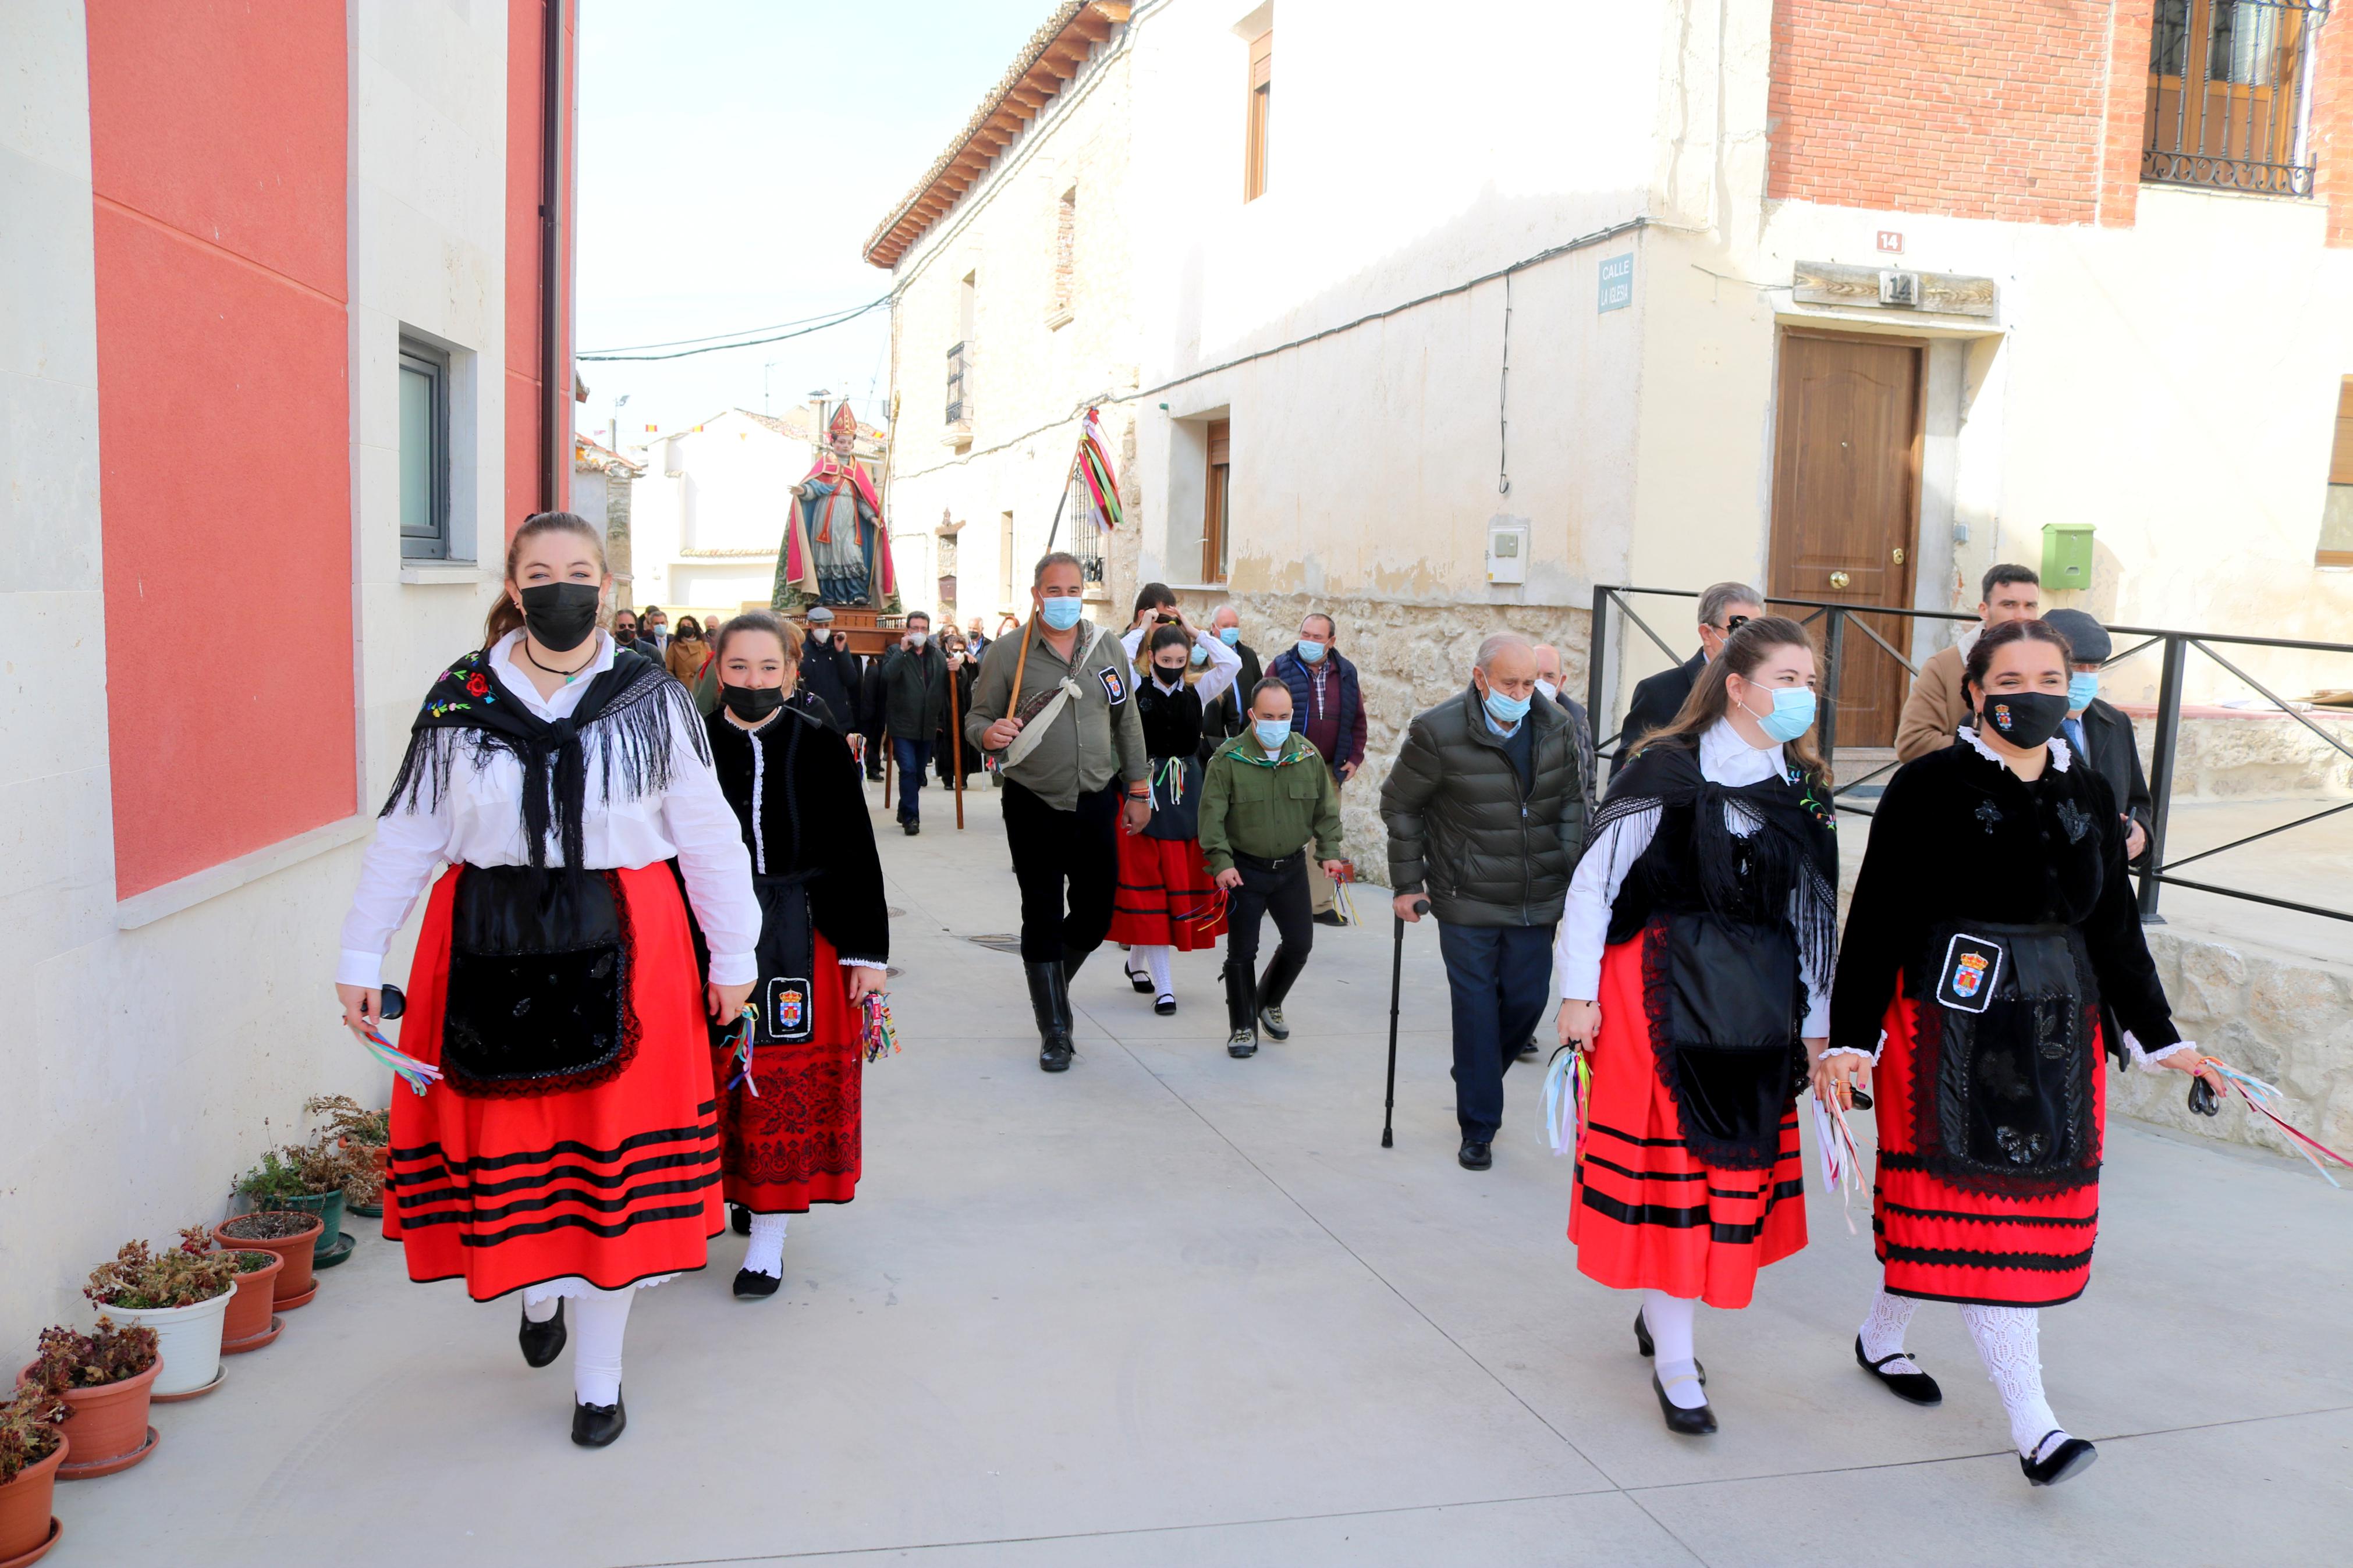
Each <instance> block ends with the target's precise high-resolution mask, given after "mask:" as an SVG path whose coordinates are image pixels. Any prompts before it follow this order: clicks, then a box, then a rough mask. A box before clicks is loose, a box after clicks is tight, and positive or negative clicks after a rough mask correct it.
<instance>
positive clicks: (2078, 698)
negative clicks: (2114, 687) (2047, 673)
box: [2067, 670, 2100, 713]
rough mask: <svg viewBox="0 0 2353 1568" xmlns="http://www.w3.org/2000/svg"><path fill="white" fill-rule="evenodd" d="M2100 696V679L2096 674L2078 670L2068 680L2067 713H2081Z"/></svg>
mask: <svg viewBox="0 0 2353 1568" xmlns="http://www.w3.org/2000/svg"><path fill="white" fill-rule="evenodd" d="M2099 694H2100V678H2099V676H2098V675H2097V674H2096V673H2087V672H2085V671H2084V670H2077V671H2076V672H2075V673H2074V674H2073V675H2071V676H2069V677H2068V678H2067V711H2068V712H2070V713H2081V712H2082V711H2083V710H2084V709H2086V708H2089V707H2090V706H2091V705H2092V699H2094V698H2095V697H2097V696H2098V695H2099Z"/></svg>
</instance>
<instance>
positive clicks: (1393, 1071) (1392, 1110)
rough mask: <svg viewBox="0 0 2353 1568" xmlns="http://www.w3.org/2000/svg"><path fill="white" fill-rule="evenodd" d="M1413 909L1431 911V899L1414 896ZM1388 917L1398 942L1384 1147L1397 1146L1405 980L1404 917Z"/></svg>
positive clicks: (1393, 957)
mask: <svg viewBox="0 0 2353 1568" xmlns="http://www.w3.org/2000/svg"><path fill="white" fill-rule="evenodd" d="M1413 912H1414V913H1415V914H1417V915H1426V914H1428V913H1429V912H1430V900H1428V899H1416V900H1414V901H1413ZM1389 919H1390V920H1391V921H1394V922H1395V923H1396V926H1397V945H1396V947H1395V949H1394V950H1393V951H1392V952H1390V954H1389V1089H1388V1098H1387V1099H1385V1100H1382V1101H1381V1147H1382V1148H1384V1149H1394V1148H1396V1147H1397V1139H1396V1137H1395V1135H1394V1134H1393V1133H1392V1132H1391V1131H1390V1125H1391V1123H1392V1122H1393V1121H1395V1119H1396V1116H1397V1030H1398V990H1399V989H1400V987H1402V986H1403V984H1405V917H1404V916H1403V915H1400V914H1392V915H1390V917H1389Z"/></svg>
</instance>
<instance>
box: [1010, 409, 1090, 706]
mask: <svg viewBox="0 0 2353 1568" xmlns="http://www.w3.org/2000/svg"><path fill="white" fill-rule="evenodd" d="M1086 438H1087V429H1086V426H1085V425H1084V423H1082V424H1081V425H1080V426H1079V440H1078V444H1077V445H1075V446H1073V447H1071V466H1070V467H1069V468H1065V469H1064V470H1063V471H1062V499H1061V500H1058V501H1056V502H1055V503H1054V523H1053V526H1052V527H1050V528H1049V529H1048V530H1047V531H1046V550H1045V553H1047V554H1049V555H1051V554H1052V553H1053V552H1054V538H1055V535H1057V534H1059V533H1060V532H1061V531H1062V509H1063V508H1064V507H1066V506H1068V505H1070V504H1071V480H1072V479H1075V478H1077V476H1078V472H1079V454H1080V453H1081V452H1082V451H1083V450H1084V449H1085V446H1086ZM1030 591H1031V592H1032V593H1033V594H1034V593H1035V592H1036V591H1037V584H1034V583H1033V584H1030ZM1037 619H1038V611H1037V607H1036V606H1035V605H1032V606H1031V607H1030V611H1029V618H1028V619H1027V620H1024V621H1023V622H1022V623H1021V651H1020V652H1019V653H1018V655H1016V656H1015V658H1014V660H1013V690H1012V692H1011V693H1010V694H1009V695H1008V697H1007V698H1006V700H1005V711H1006V713H1007V714H1008V716H1010V715H1012V714H1015V713H1018V712H1019V711H1020V710H1021V672H1022V671H1023V670H1025V669H1027V668H1029V629H1030V626H1032V625H1033V624H1034V623H1035V622H1036V621H1037Z"/></svg>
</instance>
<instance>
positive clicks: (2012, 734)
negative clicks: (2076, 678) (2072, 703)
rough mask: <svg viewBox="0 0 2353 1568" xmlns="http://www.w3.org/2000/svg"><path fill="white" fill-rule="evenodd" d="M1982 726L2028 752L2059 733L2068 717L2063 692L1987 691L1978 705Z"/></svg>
mask: <svg viewBox="0 0 2353 1568" xmlns="http://www.w3.org/2000/svg"><path fill="white" fill-rule="evenodd" d="M2066 717H2067V694H2066V693H2065V692H2063V691H1989V692H1987V693H1986V694H1985V696H1984V697H1983V699H1981V700H1980V701H1979V702H1978V719H1979V721H1980V724H1981V727H1983V728H1985V729H1989V730H1991V731H1993V732H1994V733H1995V734H1997V735H2000V737H2001V738H2002V739H2003V740H2005V741H2007V742H2010V744H2011V745H2013V746H2017V747H2020V748H2021V749H2022V750H2026V751H2031V750H2033V749H2034V748H2035V747H2037V746H2040V745H2042V743H2043V742H2047V741H2048V740H2050V739H2051V737H2052V736H2053V735H2055V734H2057V733H2058V732H2059V726H2060V724H2061V723H2062V722H2063V721H2064V720H2065V719H2066Z"/></svg>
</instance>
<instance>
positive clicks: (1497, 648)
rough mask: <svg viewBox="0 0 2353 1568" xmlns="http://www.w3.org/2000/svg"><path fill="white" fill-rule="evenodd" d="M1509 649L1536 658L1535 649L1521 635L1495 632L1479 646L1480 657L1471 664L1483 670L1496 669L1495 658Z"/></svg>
mask: <svg viewBox="0 0 2353 1568" xmlns="http://www.w3.org/2000/svg"><path fill="white" fill-rule="evenodd" d="M1509 648H1520V649H1523V650H1525V652H1526V654H1527V656H1528V657H1529V658H1535V648H1534V647H1531V646H1530V645H1529V642H1528V639H1527V638H1525V637H1522V636H1521V635H1520V634H1519V633H1517V632H1495V633H1493V634H1491V635H1490V636H1489V637H1488V638H1487V640H1486V641H1484V642H1482V643H1481V644H1480V645H1479V657H1478V658H1475V659H1472V661H1471V662H1472V664H1474V665H1476V666H1477V667H1478V668H1481V669H1493V668H1495V656H1496V655H1498V654H1500V653H1503V652H1504V651H1505V650H1506V649H1509Z"/></svg>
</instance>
